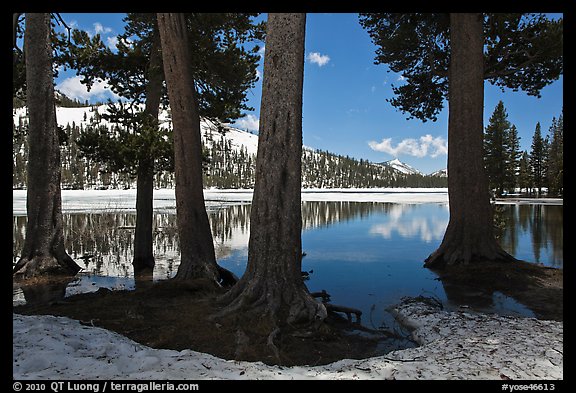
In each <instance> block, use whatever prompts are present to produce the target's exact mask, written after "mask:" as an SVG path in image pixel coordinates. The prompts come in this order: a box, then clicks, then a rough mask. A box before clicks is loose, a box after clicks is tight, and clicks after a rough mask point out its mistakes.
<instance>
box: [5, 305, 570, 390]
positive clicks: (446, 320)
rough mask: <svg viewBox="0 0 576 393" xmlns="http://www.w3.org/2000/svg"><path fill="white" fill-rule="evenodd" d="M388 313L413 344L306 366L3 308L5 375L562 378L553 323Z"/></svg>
mask: <svg viewBox="0 0 576 393" xmlns="http://www.w3.org/2000/svg"><path fill="white" fill-rule="evenodd" d="M393 312H394V313H395V314H396V316H397V319H398V320H399V321H401V322H402V323H403V324H404V325H405V326H408V327H410V328H411V329H413V331H412V336H413V338H414V339H415V340H416V341H417V342H419V343H420V344H421V346H419V347H416V348H410V349H404V350H398V351H393V352H390V353H389V354H387V355H385V356H379V357H374V358H369V359H362V360H351V359H344V360H341V361H338V362H335V363H331V364H328V365H324V366H315V367H312V366H298V367H277V366H268V365H265V364H263V363H260V362H244V361H229V360H223V359H220V358H217V357H214V356H212V355H208V354H204V353H200V352H195V351H192V350H184V351H174V350H160V349H152V348H149V347H147V346H144V345H141V344H138V343H136V342H134V341H132V340H130V339H128V338H126V337H123V336H121V335H119V334H117V333H114V332H111V331H108V330H105V329H101V328H98V327H92V326H85V325H81V324H80V323H79V322H77V321H74V320H71V319H68V318H62V317H54V316H23V315H18V314H13V347H12V351H13V378H14V379H59V380H61V379H138V380H146V379H158V380H163V379H168V380H183V379H186V380H195V379H427V380H428V379H494V380H502V379H546V380H559V379H563V323H562V322H555V321H542V320H537V319H534V318H519V317H504V316H497V315H487V314H477V313H472V312H470V311H467V310H462V311H453V312H448V311H444V310H440V309H438V308H436V307H433V306H430V305H428V304H425V303H420V302H418V303H414V302H403V303H401V304H400V305H398V306H397V307H396V308H395V309H394V310H393Z"/></svg>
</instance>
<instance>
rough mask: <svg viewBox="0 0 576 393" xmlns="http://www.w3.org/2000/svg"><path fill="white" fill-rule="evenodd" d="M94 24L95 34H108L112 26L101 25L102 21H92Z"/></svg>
mask: <svg viewBox="0 0 576 393" xmlns="http://www.w3.org/2000/svg"><path fill="white" fill-rule="evenodd" d="M92 26H94V33H95V34H108V33H111V32H112V28H110V27H104V26H102V23H99V22H96V23H93V24H92Z"/></svg>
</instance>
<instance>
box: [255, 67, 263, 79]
mask: <svg viewBox="0 0 576 393" xmlns="http://www.w3.org/2000/svg"><path fill="white" fill-rule="evenodd" d="M256 78H258V79H262V73H261V72H260V70H258V68H256Z"/></svg>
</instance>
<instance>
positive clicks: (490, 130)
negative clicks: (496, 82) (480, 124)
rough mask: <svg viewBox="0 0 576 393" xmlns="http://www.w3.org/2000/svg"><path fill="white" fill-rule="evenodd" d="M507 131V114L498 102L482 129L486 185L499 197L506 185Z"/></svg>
mask: <svg viewBox="0 0 576 393" xmlns="http://www.w3.org/2000/svg"><path fill="white" fill-rule="evenodd" d="M509 130H510V122H509V121H508V114H507V113H506V109H505V108H504V103H503V102H502V101H500V102H498V104H497V105H496V107H495V108H494V112H493V113H492V116H490V120H489V122H488V125H487V126H486V128H485V129H484V167H485V168H486V176H488V185H489V187H490V189H491V190H495V192H496V195H499V196H500V195H502V194H503V192H504V187H505V184H506V169H507V167H506V161H507V151H506V144H507V143H506V142H507V141H506V139H507V134H508V132H509Z"/></svg>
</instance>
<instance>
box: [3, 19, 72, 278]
mask: <svg viewBox="0 0 576 393" xmlns="http://www.w3.org/2000/svg"><path fill="white" fill-rule="evenodd" d="M24 44H25V53H26V80H27V89H28V90H27V105H28V111H29V113H30V120H29V129H28V141H29V146H30V151H29V158H28V164H27V165H28V168H27V171H28V181H27V200H26V210H27V216H28V221H27V224H26V240H25V242H24V247H23V250H22V256H21V258H20V260H19V261H18V263H17V264H16V266H15V267H14V271H13V273H14V274H18V275H22V276H24V277H33V276H42V275H75V274H76V273H78V271H80V266H78V265H77V264H76V262H74V260H72V258H71V257H70V256H69V255H68V254H67V253H66V251H65V249H64V230H63V227H62V225H63V219H62V197H61V190H60V145H59V142H58V133H57V132H56V107H55V101H54V87H53V77H52V48H51V44H50V14H35V13H28V14H26V31H25V36H24Z"/></svg>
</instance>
